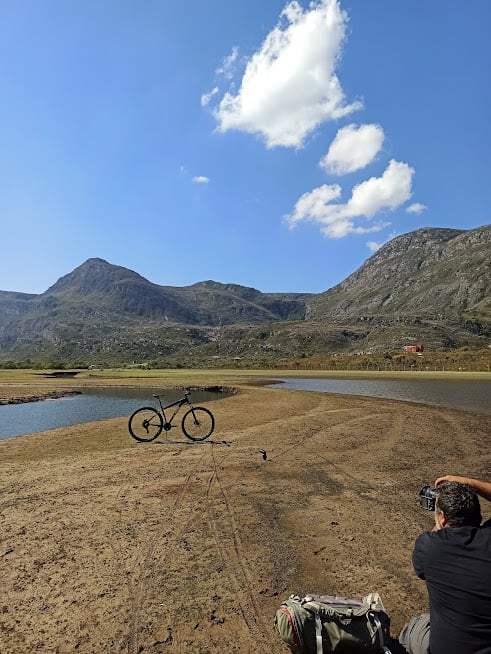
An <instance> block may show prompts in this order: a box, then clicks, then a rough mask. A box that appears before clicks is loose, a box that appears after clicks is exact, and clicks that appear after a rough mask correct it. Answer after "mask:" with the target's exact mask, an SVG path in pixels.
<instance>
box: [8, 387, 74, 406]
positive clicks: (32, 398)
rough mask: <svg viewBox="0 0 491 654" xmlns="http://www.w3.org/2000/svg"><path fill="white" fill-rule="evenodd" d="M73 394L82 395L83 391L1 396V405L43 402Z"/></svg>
mask: <svg viewBox="0 0 491 654" xmlns="http://www.w3.org/2000/svg"><path fill="white" fill-rule="evenodd" d="M72 395H82V391H75V390H73V391H46V392H45V393H39V394H37V395H24V396H20V397H0V406H8V405H11V404H28V403H30V402H43V401H45V400H59V399H61V398H63V397H71V396H72Z"/></svg>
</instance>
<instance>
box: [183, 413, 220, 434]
mask: <svg viewBox="0 0 491 654" xmlns="http://www.w3.org/2000/svg"><path fill="white" fill-rule="evenodd" d="M181 427H182V431H183V432H184V435H185V436H187V437H188V438H190V439H191V440H192V441H204V440H205V438H208V436H209V435H210V434H211V433H212V431H213V429H214V427H215V418H214V417H213V414H212V413H211V411H208V409H205V408H204V407H202V406H197V407H193V408H192V409H189V411H186V413H185V414H184V416H183V418H182V425H181Z"/></svg>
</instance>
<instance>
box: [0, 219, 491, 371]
mask: <svg viewBox="0 0 491 654" xmlns="http://www.w3.org/2000/svg"><path fill="white" fill-rule="evenodd" d="M490 262H491V225H486V226H484V227H480V228H478V229H474V230H470V231H463V230H454V229H436V228H434V229H429V228H424V229H419V230H416V231H414V232H410V233H408V234H404V235H402V236H399V237H397V238H395V239H393V240H392V241H390V242H389V243H387V244H386V245H384V246H383V247H382V248H381V249H380V250H379V251H378V252H376V253H375V254H374V255H373V256H372V257H370V258H369V259H368V260H367V261H366V262H365V263H364V264H363V265H362V266H361V267H360V268H359V269H358V270H356V271H355V272H354V273H353V274H352V275H350V276H349V277H348V278H347V279H345V280H344V281H343V282H341V283H340V284H338V285H337V286H335V287H334V288H331V289H329V290H327V291H325V292H324V293H320V294H308V293H302V294H301V293H262V292H261V291H258V290H256V289H254V288H248V287H244V286H240V285H236V284H222V283H219V282H215V281H204V282H200V283H197V284H193V285H191V286H185V287H171V286H160V285H158V284H154V283H153V282H151V281H149V280H147V279H145V278H144V277H142V276H141V275H139V274H138V273H136V272H133V271H131V270H128V269H127V268H124V267H121V266H115V265H112V264H110V263H108V262H107V261H104V260H103V259H98V258H94V259H89V260H88V261H86V262H85V263H83V264H82V265H81V266H79V267H78V268H76V269H75V270H73V271H72V272H71V273H69V274H67V275H65V276H64V277H62V278H61V279H59V280H58V281H57V282H56V283H55V284H53V286H51V287H50V288H49V289H48V290H47V291H45V292H44V293H41V294H40V295H33V294H27V293H16V292H13V291H0V363H1V362H3V363H4V364H5V362H7V361H12V362H14V363H15V362H19V361H26V360H28V361H29V362H32V363H36V364H43V363H47V362H57V363H59V364H65V365H72V366H76V365H81V366H85V365H89V364H95V365H120V364H128V363H133V362H135V363H149V362H150V363H151V365H158V366H160V367H165V366H172V367H175V366H179V365H182V366H190V365H191V366H207V367H209V366H220V365H229V364H230V362H231V361H236V362H240V365H244V366H248V365H251V366H257V365H259V366H264V365H275V364H278V363H279V362H280V361H282V360H285V359H288V360H295V359H298V358H300V359H304V358H316V357H321V358H329V357H332V356H334V355H338V356H339V355H351V356H352V355H355V354H357V353H361V354H363V355H365V354H367V353H368V354H370V353H372V354H377V353H387V352H389V353H390V352H400V351H401V350H402V349H403V348H404V347H405V346H407V345H411V344H415V343H421V344H424V346H425V351H426V352H428V351H435V350H441V349H446V350H449V349H455V348H462V347H471V348H480V349H485V348H487V347H488V346H489V344H490V342H491V263H490Z"/></svg>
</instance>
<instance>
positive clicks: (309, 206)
mask: <svg viewBox="0 0 491 654" xmlns="http://www.w3.org/2000/svg"><path fill="white" fill-rule="evenodd" d="M413 175H414V169H413V168H411V167H410V166H408V164H405V163H401V162H398V161H395V160H394V159H392V160H391V161H390V163H389V165H388V166H387V168H386V170H385V171H384V173H383V175H382V177H371V178H370V179H368V180H366V181H365V182H362V183H361V184H358V185H357V186H355V187H354V188H353V190H352V193H351V198H350V199H349V200H348V202H346V203H345V204H332V201H333V200H336V199H338V198H339V197H340V195H341V187H340V186H339V185H338V184H333V185H327V184H324V185H323V186H320V187H318V188H315V189H313V190H312V191H310V192H308V193H304V194H303V195H302V196H301V197H300V198H299V199H298V200H297V202H296V204H295V210H294V212H293V214H291V215H290V216H286V220H287V222H288V224H289V225H290V226H291V227H294V226H295V225H296V224H297V223H299V222H300V221H302V220H308V221H311V222H315V223H318V224H319V225H320V226H321V231H322V232H323V234H325V235H326V236H328V237H329V238H342V237H344V236H347V235H348V234H366V233H368V232H377V231H380V230H381V229H383V228H384V227H386V226H387V225H388V224H389V223H386V222H383V221H378V222H375V223H372V224H369V225H368V226H362V225H359V224H357V223H355V219H357V218H366V219H369V220H370V219H372V218H373V217H374V216H375V214H376V213H378V212H379V211H382V210H384V209H395V208H397V207H399V206H401V205H402V204H404V202H407V200H408V199H409V198H410V197H411V189H412V180H413Z"/></svg>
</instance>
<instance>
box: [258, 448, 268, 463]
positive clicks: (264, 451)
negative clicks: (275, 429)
mask: <svg viewBox="0 0 491 654" xmlns="http://www.w3.org/2000/svg"><path fill="white" fill-rule="evenodd" d="M259 453H260V454H262V455H263V460H264V461H267V459H268V455H267V454H266V450H259Z"/></svg>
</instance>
